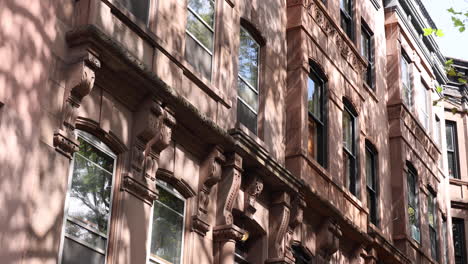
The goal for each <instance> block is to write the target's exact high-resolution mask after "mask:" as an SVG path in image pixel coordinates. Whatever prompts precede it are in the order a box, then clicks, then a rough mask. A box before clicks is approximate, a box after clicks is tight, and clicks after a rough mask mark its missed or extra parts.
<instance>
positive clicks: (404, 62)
mask: <svg viewBox="0 0 468 264" xmlns="http://www.w3.org/2000/svg"><path fill="white" fill-rule="evenodd" d="M401 86H402V87H401V88H402V99H403V103H404V104H405V105H406V106H407V107H408V108H409V110H410V111H411V110H412V109H413V86H412V84H411V78H410V60H409V58H408V56H407V55H406V54H405V53H404V52H403V51H402V53H401Z"/></svg>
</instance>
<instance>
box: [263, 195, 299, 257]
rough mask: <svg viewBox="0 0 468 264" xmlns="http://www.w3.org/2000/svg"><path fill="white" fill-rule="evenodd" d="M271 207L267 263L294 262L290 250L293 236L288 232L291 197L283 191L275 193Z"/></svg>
mask: <svg viewBox="0 0 468 264" xmlns="http://www.w3.org/2000/svg"><path fill="white" fill-rule="evenodd" d="M272 197H273V202H272V206H271V207H270V219H269V220H270V221H269V222H270V224H269V229H270V234H271V235H270V237H269V238H268V259H267V261H266V263H281V264H283V263H288V264H291V263H294V256H293V255H292V252H291V250H290V245H289V244H290V242H291V237H290V236H289V235H290V233H289V232H288V228H289V220H290V206H291V197H290V195H289V193H287V192H285V191H282V192H279V193H275V194H273V196H272Z"/></svg>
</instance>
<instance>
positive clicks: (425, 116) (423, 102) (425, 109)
mask: <svg viewBox="0 0 468 264" xmlns="http://www.w3.org/2000/svg"><path fill="white" fill-rule="evenodd" d="M417 87H418V90H419V91H418V104H417V105H418V117H419V121H421V123H422V125H423V127H424V129H426V131H427V130H428V129H429V104H428V103H427V100H428V92H427V88H426V87H425V86H424V85H423V84H422V83H421V84H420V85H418V86H417Z"/></svg>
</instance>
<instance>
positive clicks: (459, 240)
mask: <svg viewBox="0 0 468 264" xmlns="http://www.w3.org/2000/svg"><path fill="white" fill-rule="evenodd" d="M452 231H453V249H454V253H455V264H466V261H467V259H466V248H465V221H464V220H463V219H460V218H452Z"/></svg>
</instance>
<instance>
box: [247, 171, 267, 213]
mask: <svg viewBox="0 0 468 264" xmlns="http://www.w3.org/2000/svg"><path fill="white" fill-rule="evenodd" d="M249 178H250V182H249V183H248V184H247V188H246V189H245V194H244V213H245V215H246V216H247V217H250V218H252V217H253V215H254V214H255V212H256V211H257V209H256V208H255V204H256V202H257V197H258V196H259V195H260V193H262V191H263V180H262V178H260V177H259V176H256V175H254V176H253V177H249Z"/></svg>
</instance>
